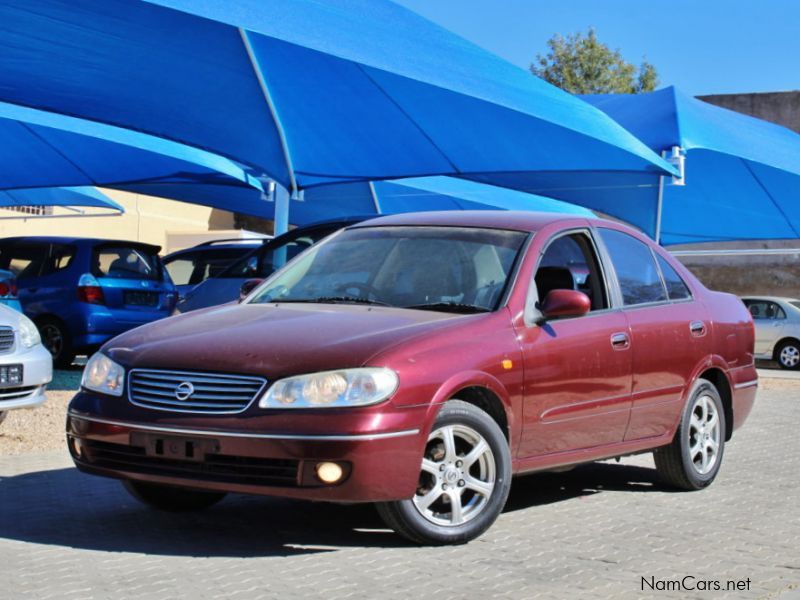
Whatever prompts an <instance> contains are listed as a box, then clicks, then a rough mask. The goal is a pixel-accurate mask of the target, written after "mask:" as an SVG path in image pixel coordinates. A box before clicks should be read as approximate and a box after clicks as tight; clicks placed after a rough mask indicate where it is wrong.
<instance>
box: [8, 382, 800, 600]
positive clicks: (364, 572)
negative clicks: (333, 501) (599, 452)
mask: <svg viewBox="0 0 800 600" xmlns="http://www.w3.org/2000/svg"><path fill="white" fill-rule="evenodd" d="M773 381H774V384H773V385H770V384H769V382H768V381H765V383H766V384H767V385H765V386H764V388H765V389H764V391H762V392H761V393H760V397H759V401H758V403H757V405H756V408H755V410H754V413H753V415H752V416H751V418H750V421H749V422H748V423H747V426H746V427H745V428H744V429H742V430H740V431H739V432H738V433H737V435H736V436H735V437H734V441H733V443H732V444H731V445H730V446H729V447H728V449H727V451H726V454H725V461H724V465H723V469H722V472H721V474H720V477H719V478H718V480H717V482H716V483H715V484H714V485H713V486H712V487H711V488H710V489H708V490H706V491H703V492H696V493H679V492H671V491H668V490H666V489H663V488H662V487H660V485H659V483H658V481H657V479H656V477H655V474H654V471H653V470H652V468H651V467H652V461H651V459H650V457H649V456H647V457H635V458H630V459H624V460H623V461H622V463H621V464H616V463H600V464H594V465H589V466H585V467H581V468H579V469H576V470H574V471H572V472H570V473H564V474H560V475H554V474H548V475H540V476H532V477H527V478H523V479H519V480H516V482H515V484H514V486H513V488H512V492H511V498H510V501H509V505H508V507H507V509H506V511H505V513H504V514H503V515H502V516H501V518H500V520H499V521H498V522H497V523H496V524H495V526H494V527H493V528H492V529H491V530H490V531H489V532H488V533H487V534H486V535H485V536H484V537H483V538H481V539H479V540H477V541H475V542H473V543H471V544H469V545H467V546H462V547H457V548H446V549H441V548H418V547H414V546H411V545H408V544H406V543H405V542H403V541H402V540H401V539H399V538H397V537H396V536H394V535H393V534H391V533H390V532H388V531H387V530H385V529H384V528H383V525H382V524H381V522H380V520H379V519H378V518H377V517H376V515H375V514H374V512H373V510H372V509H371V507H368V506H349V507H342V506H330V505H324V504H311V503H302V502H288V501H283V500H276V499H268V498H248V497H231V498H229V499H227V500H226V501H225V502H223V503H221V504H220V505H218V506H217V507H215V508H213V509H211V510H209V511H207V512H205V513H202V514H195V515H177V516H176V515H166V514H161V513H156V512H151V511H149V510H147V509H145V508H143V507H141V506H139V505H138V504H137V503H136V502H134V501H132V500H130V499H129V498H128V497H127V495H126V494H125V492H124V491H123V490H122V489H121V488H120V487H119V486H118V484H117V483H115V482H113V481H108V480H104V479H99V478H93V477H90V476H87V475H82V474H80V473H78V472H77V471H76V470H75V469H73V468H72V467H71V465H70V462H69V460H68V459H67V457H66V455H65V452H63V451H56V452H48V453H38V454H23V455H20V456H4V457H0V597H1V598H13V599H16V598H51V597H52V598H59V599H70V598H81V599H83V598H112V597H113V598H115V599H116V598H148V600H149V599H158V598H184V597H186V598H189V597H190V598H280V599H282V600H283V599H292V598H298V599H299V598H303V599H305V598H326V599H333V598H365V599H366V598H369V599H373V598H395V597H396V598H403V599H404V600H408V599H416V598H490V597H508V598H534V597H542V598H564V597H570V598H573V597H575V598H611V597H613V598H637V597H645V598H649V597H682V598H685V597H693V598H719V597H725V598H739V597H741V598H773V597H778V596H779V597H781V598H782V600H788V599H790V598H791V599H792V600H799V599H800V594H799V593H798V586H800V511H798V506H797V504H798V500H799V499H800V480H799V479H798V477H797V473H798V467H800V436H798V435H797V424H798V423H800V385H798V384H797V383H795V382H790V381H777V380H773ZM686 576H692V577H694V578H696V579H694V580H692V579H688V580H686V583H691V582H692V581H694V582H695V585H696V584H697V582H698V581H700V580H705V579H710V580H719V581H721V582H722V586H723V587H724V586H725V585H726V581H727V580H729V579H731V580H737V581H742V582H743V583H742V585H746V580H747V579H748V578H749V580H750V584H749V591H733V592H706V591H684V592H681V593H669V592H665V591H651V589H650V588H649V587H648V586H647V584H646V583H643V580H642V578H646V579H647V580H648V581H652V585H653V586H654V587H656V588H657V589H660V588H664V587H667V586H669V585H674V584H668V583H667V581H668V580H676V579H678V580H680V579H683V578H684V577H686ZM650 578H653V579H652V580H651V579H650ZM643 586H644V589H643Z"/></svg>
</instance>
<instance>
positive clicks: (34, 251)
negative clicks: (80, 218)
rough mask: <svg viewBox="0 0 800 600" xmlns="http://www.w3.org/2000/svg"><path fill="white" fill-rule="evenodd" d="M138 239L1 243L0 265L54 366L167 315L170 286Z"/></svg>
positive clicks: (154, 250) (154, 253) (154, 255)
mask: <svg viewBox="0 0 800 600" xmlns="http://www.w3.org/2000/svg"><path fill="white" fill-rule="evenodd" d="M159 250H160V248H159V247H158V246H152V245H150V244H143V243H140V242H128V241H123V240H103V239H88V238H69V237H19V238H6V239H2V240H0V268H2V269H5V270H8V271H11V272H12V273H14V275H15V276H16V278H17V287H18V294H19V301H20V303H21V304H22V310H23V311H24V312H25V314H26V315H28V317H30V318H31V319H33V321H34V322H35V323H36V326H37V327H38V328H39V331H40V332H41V335H42V341H43V343H44V345H45V347H46V348H47V349H48V350H50V352H51V353H52V355H53V360H54V362H55V364H56V365H57V366H59V367H63V366H67V365H69V364H71V363H72V360H73V359H74V358H75V355H76V354H78V353H91V352H93V351H94V350H95V349H96V348H98V347H100V345H102V344H103V343H104V342H106V341H108V340H109V339H111V338H112V337H114V336H115V335H117V334H119V333H122V332H123V331H128V330H129V329H132V328H134V327H138V326H139V325H143V324H144V323H149V322H151V321H155V320H156V319H161V318H162V317H166V316H168V315H169V314H170V313H171V312H172V310H173V308H174V307H175V302H176V301H177V292H176V291H175V286H174V285H173V284H172V282H171V281H170V279H169V275H167V273H166V271H165V269H164V268H163V266H162V265H161V260H160V259H159V257H158V252H159Z"/></svg>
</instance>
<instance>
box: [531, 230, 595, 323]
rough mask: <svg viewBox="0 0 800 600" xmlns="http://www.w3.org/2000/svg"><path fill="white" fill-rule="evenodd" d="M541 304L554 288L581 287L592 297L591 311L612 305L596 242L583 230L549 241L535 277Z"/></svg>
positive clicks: (582, 290) (580, 288)
mask: <svg viewBox="0 0 800 600" xmlns="http://www.w3.org/2000/svg"><path fill="white" fill-rule="evenodd" d="M534 281H535V284H536V291H537V294H538V297H539V304H540V305H541V304H542V303H543V302H544V299H545V298H546V297H547V294H549V293H550V292H551V291H553V290H560V289H567V290H578V291H580V292H583V293H584V294H586V295H587V296H588V297H589V300H590V301H591V312H594V311H597V310H604V309H606V308H608V307H609V304H608V293H607V291H606V287H605V283H604V279H603V273H602V271H601V270H600V261H599V260H598V258H597V251H596V250H595V247H594V243H593V242H592V240H591V238H590V237H589V236H588V234H586V233H584V232H576V233H569V234H566V235H562V236H560V237H558V238H556V239H555V240H552V241H550V243H549V244H548V246H547V248H546V250H545V252H544V254H543V255H542V258H541V260H540V261H539V266H538V268H537V270H536V275H535V276H534Z"/></svg>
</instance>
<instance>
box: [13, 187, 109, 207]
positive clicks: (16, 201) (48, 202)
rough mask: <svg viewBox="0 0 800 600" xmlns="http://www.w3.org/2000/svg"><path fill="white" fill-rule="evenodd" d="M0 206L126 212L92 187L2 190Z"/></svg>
mask: <svg viewBox="0 0 800 600" xmlns="http://www.w3.org/2000/svg"><path fill="white" fill-rule="evenodd" d="M0 206H2V207H16V206H79V207H91V208H108V209H111V210H115V211H118V212H119V213H120V214H121V213H124V212H125V209H124V208H123V207H122V206H120V205H119V204H117V203H116V202H114V201H113V200H112V199H111V198H109V197H108V196H106V195H105V194H103V193H102V192H100V191H99V190H96V189H94V188H92V187H66V188H42V189H36V188H31V189H24V190H0Z"/></svg>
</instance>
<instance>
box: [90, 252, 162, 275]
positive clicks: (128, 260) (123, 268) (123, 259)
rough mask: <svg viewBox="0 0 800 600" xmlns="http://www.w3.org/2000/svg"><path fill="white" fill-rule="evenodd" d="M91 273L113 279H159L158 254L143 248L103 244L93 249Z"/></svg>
mask: <svg viewBox="0 0 800 600" xmlns="http://www.w3.org/2000/svg"><path fill="white" fill-rule="evenodd" d="M92 274H93V275H94V276H95V277H110V278H113V279H153V280H159V279H161V270H160V268H159V262H158V256H156V255H155V254H150V253H149V252H147V251H146V250H144V249H143V248H131V247H130V246H104V247H102V248H97V249H96V250H95V251H94V264H93V265H92Z"/></svg>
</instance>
